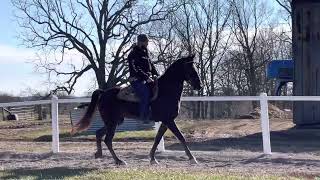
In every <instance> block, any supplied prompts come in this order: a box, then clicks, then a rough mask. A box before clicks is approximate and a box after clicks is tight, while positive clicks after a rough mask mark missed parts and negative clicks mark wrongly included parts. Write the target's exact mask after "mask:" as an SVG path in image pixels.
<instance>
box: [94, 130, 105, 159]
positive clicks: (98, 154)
mask: <svg viewBox="0 0 320 180" xmlns="http://www.w3.org/2000/svg"><path fill="white" fill-rule="evenodd" d="M106 132H107V128H106V127H105V126H104V127H103V128H101V129H98V130H97V131H96V143H97V152H96V153H95V154H94V155H95V158H101V157H102V147H101V142H102V138H103V136H104V135H105V134H106Z"/></svg>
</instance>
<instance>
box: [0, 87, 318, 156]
mask: <svg viewBox="0 0 320 180" xmlns="http://www.w3.org/2000/svg"><path fill="white" fill-rule="evenodd" d="M181 100H182V101H259V102H260V108H261V131H262V141H263V152H264V154H271V143H270V127H269V124H270V123H269V115H268V101H320V96H267V94H266V93H261V95H260V96H210V97H182V99H181ZM90 101H91V99H90V98H77V99H58V97H56V96H53V97H52V99H51V100H41V101H26V102H12V103H0V107H14V106H27V105H40V104H51V110H52V117H51V118H52V152H53V153H58V152H59V151H60V149H59V123H58V122H59V117H58V108H59V107H58V105H59V103H60V104H61V103H85V102H86V103H87V102H90ZM159 126H160V124H156V131H157V130H158V128H159ZM158 150H160V151H164V150H165V149H164V141H163V139H162V141H161V142H160V144H159V146H158Z"/></svg>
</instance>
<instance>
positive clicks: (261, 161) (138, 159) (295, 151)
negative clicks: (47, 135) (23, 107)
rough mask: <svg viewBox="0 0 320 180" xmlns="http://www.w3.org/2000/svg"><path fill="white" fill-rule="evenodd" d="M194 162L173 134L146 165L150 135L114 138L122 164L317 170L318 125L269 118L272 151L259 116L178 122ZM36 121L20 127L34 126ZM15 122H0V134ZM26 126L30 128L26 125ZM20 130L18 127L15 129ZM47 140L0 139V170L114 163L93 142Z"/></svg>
mask: <svg viewBox="0 0 320 180" xmlns="http://www.w3.org/2000/svg"><path fill="white" fill-rule="evenodd" d="M178 124H179V125H180V127H181V129H182V131H183V133H184V134H185V136H186V139H187V141H188V142H189V145H190V149H191V150H192V152H193V153H194V155H195V156H196V157H197V159H198V161H199V165H190V164H189V162H188V160H187V157H186V156H185V154H184V152H183V151H182V147H181V145H180V144H179V142H177V141H176V140H175V139H174V138H166V139H165V146H166V152H163V153H159V154H157V157H158V160H159V161H160V165H158V166H151V165H149V159H148V156H147V155H148V152H149V149H150V148H151V146H152V141H143V140H141V141H140V140H139V141H136V140H135V141H133V140H130V139H129V140H127V141H121V142H115V143H114V147H115V151H116V153H118V154H119V156H120V157H121V158H122V159H123V160H125V161H126V162H127V163H128V165H127V167H125V168H131V167H135V168H172V169H181V168H182V169H184V170H185V169H190V170H196V171H214V172H232V173H254V174H255V173H256V174H273V175H290V176H303V177H305V178H306V179H312V178H314V177H319V176H320V143H319V139H320V131H319V129H297V128H295V127H294V125H293V124H292V122H291V120H290V119H272V120H271V124H270V129H271V146H272V151H273V154H272V155H263V153H262V138H261V132H260V131H261V130H260V129H261V128H260V121H259V120H258V119H253V120H235V119H230V120H213V121H200V122H199V121H188V122H183V121H180V122H178ZM39 126H41V125H39V124H35V125H31V126H28V127H25V128H31V130H32V127H34V128H39ZM18 129H20V131H21V127H20V128H16V129H15V128H14V127H11V128H9V127H6V128H0V134H10V133H13V134H14V133H15V131H19V130H18ZM29 130H30V129H29ZM20 131H19V132H20ZM50 148H51V143H50V142H35V141H14V140H12V139H11V140H8V141H7V140H5V138H4V137H2V138H1V141H0V170H18V169H23V170H25V169H54V168H69V169H105V168H116V166H115V165H114V164H113V161H112V158H111V156H110V154H109V152H108V151H107V149H106V148H105V147H104V157H103V158H102V159H94V158H93V153H94V152H95V143H94V142H90V141H81V139H77V140H75V141H73V142H62V143H61V147H60V150H61V153H59V154H52V153H50Z"/></svg>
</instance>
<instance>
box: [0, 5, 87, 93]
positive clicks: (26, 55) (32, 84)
mask: <svg viewBox="0 0 320 180" xmlns="http://www.w3.org/2000/svg"><path fill="white" fill-rule="evenodd" d="M18 28H19V26H18V25H17V23H16V21H15V18H14V7H13V6H12V4H11V0H1V1H0V93H7V94H10V95H17V96H20V95H21V96H23V95H28V93H29V92H31V91H33V92H48V91H49V90H50V88H52V87H50V86H49V85H48V83H47V82H48V76H47V75H46V74H43V73H39V72H36V71H35V65H34V64H32V63H30V61H32V60H34V58H35V50H34V49H27V48H25V47H24V46H23V45H21V41H20V40H19V39H18V38H17V35H18V31H19V29H18ZM89 81H90V82H89ZM92 84H93V83H92V72H91V76H88V77H84V78H83V79H82V80H81V81H80V82H79V83H78V85H77V87H76V91H75V92H74V95H76V96H83V95H86V94H87V91H88V89H89V88H90V87H92Z"/></svg>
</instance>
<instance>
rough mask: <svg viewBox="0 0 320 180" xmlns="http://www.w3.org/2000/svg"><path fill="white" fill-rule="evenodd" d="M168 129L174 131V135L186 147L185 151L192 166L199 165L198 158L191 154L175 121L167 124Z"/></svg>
mask: <svg viewBox="0 0 320 180" xmlns="http://www.w3.org/2000/svg"><path fill="white" fill-rule="evenodd" d="M166 125H167V127H168V128H169V129H170V130H171V131H172V133H173V134H174V135H175V136H176V137H177V138H178V139H179V141H180V142H181V144H182V145H183V147H184V150H185V152H186V154H187V156H188V157H189V160H190V163H191V164H198V162H197V160H196V158H195V157H194V156H193V155H192V154H191V152H190V149H189V147H188V146H187V142H186V140H185V138H184V137H183V135H182V134H181V132H180V130H179V129H178V127H177V125H176V123H175V122H174V121H171V122H166Z"/></svg>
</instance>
